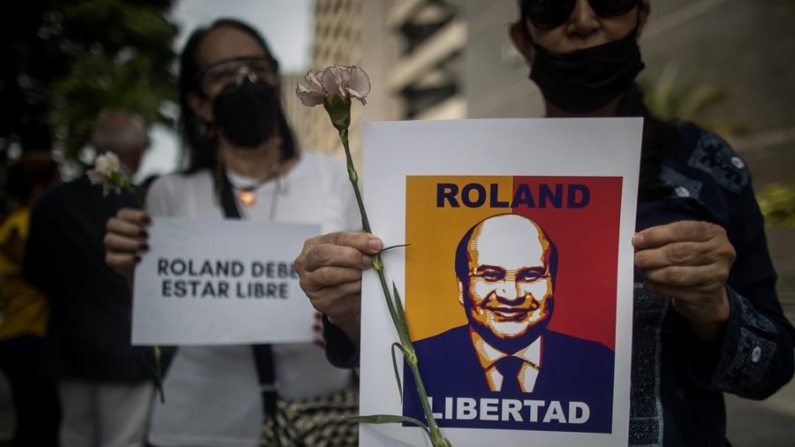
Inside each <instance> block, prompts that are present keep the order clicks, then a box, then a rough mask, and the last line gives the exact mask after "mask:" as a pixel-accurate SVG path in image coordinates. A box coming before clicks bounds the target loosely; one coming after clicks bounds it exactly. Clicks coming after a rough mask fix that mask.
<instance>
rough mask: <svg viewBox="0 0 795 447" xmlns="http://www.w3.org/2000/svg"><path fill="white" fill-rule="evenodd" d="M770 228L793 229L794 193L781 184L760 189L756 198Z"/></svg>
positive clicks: (794, 216) (794, 213)
mask: <svg viewBox="0 0 795 447" xmlns="http://www.w3.org/2000/svg"><path fill="white" fill-rule="evenodd" d="M756 198H757V200H758V201H759V208H761V209H762V214H764V216H765V224H767V226H770V227H790V228H793V227H795V191H793V189H792V188H791V187H788V186H786V185H783V184H781V183H772V184H769V185H767V186H765V187H764V188H762V189H761V190H760V191H759V193H758V194H757V196H756Z"/></svg>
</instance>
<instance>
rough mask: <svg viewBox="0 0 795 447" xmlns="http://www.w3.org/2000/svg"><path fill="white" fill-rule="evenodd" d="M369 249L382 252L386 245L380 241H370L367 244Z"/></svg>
mask: <svg viewBox="0 0 795 447" xmlns="http://www.w3.org/2000/svg"><path fill="white" fill-rule="evenodd" d="M367 247H368V248H370V250H373V251H380V250H381V249H382V248H384V244H383V242H381V240H380V239H370V241H369V242H367Z"/></svg>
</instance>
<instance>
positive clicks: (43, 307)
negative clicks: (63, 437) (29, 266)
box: [0, 151, 61, 447]
mask: <svg viewBox="0 0 795 447" xmlns="http://www.w3.org/2000/svg"><path fill="white" fill-rule="evenodd" d="M60 179H61V176H60V173H59V171H58V164H57V163H56V162H55V161H54V160H53V159H52V156H51V155H50V154H49V152H44V151H35V152H29V153H26V154H24V155H23V156H22V157H21V158H20V159H19V160H17V161H16V162H14V164H12V165H11V167H10V168H9V170H8V184H7V188H8V193H9V195H10V196H11V197H12V198H13V199H14V200H15V201H16V202H17V205H18V207H17V208H16V210H14V211H13V212H12V213H11V215H10V216H8V218H7V219H6V220H5V221H4V222H3V223H2V224H0V300H1V301H2V303H1V304H2V321H1V322H0V368H1V369H2V370H3V372H4V373H5V375H6V377H7V378H8V382H9V384H10V386H11V393H12V394H13V402H14V412H15V414H16V429H15V431H14V440H13V445H14V446H30V447H36V446H42V447H46V446H57V445H58V420H59V417H60V410H59V406H58V393H57V390H56V387H55V378H54V376H53V374H52V370H51V368H50V365H49V364H48V362H47V360H46V351H47V349H46V340H45V338H44V336H45V333H46V328H47V316H48V309H47V296H46V295H45V294H44V293H42V292H41V291H39V290H37V289H36V288H34V287H32V286H31V285H30V284H28V282H27V281H25V279H24V278H23V277H22V263H23V261H24V259H25V241H26V240H27V238H28V228H29V220H30V210H31V208H32V207H33V206H34V204H35V203H36V202H37V201H38V199H39V197H40V196H41V195H42V193H44V191H45V190H46V189H47V188H49V187H51V186H52V185H53V184H55V183H57V182H59V181H60Z"/></svg>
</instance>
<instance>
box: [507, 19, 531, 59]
mask: <svg viewBox="0 0 795 447" xmlns="http://www.w3.org/2000/svg"><path fill="white" fill-rule="evenodd" d="M508 34H509V36H510V37H511V42H513V46H514V48H516V51H518V52H519V53H521V54H522V56H524V60H525V61H526V62H527V65H533V58H534V56H535V50H534V49H533V39H532V38H531V37H530V33H529V32H528V31H527V27H526V26H525V24H524V23H523V22H521V21H519V22H516V23H513V24H511V28H510V30H509V32H508Z"/></svg>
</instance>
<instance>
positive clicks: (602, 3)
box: [524, 0, 638, 28]
mask: <svg viewBox="0 0 795 447" xmlns="http://www.w3.org/2000/svg"><path fill="white" fill-rule="evenodd" d="M576 2H577V0H525V2H524V12H525V16H526V17H527V18H528V19H530V22H532V24H533V25H535V26H537V27H538V28H554V27H556V26H559V25H562V24H564V23H566V20H568V19H569V16H571V12H572V11H573V10H574V5H575V4H576ZM588 3H589V4H590V5H591V8H593V10H594V12H595V13H596V14H597V15H599V16H601V17H613V16H620V15H623V14H626V13H628V12H630V11H631V10H632V8H634V7H635V6H636V5H637V4H638V0H589V1H588Z"/></svg>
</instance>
